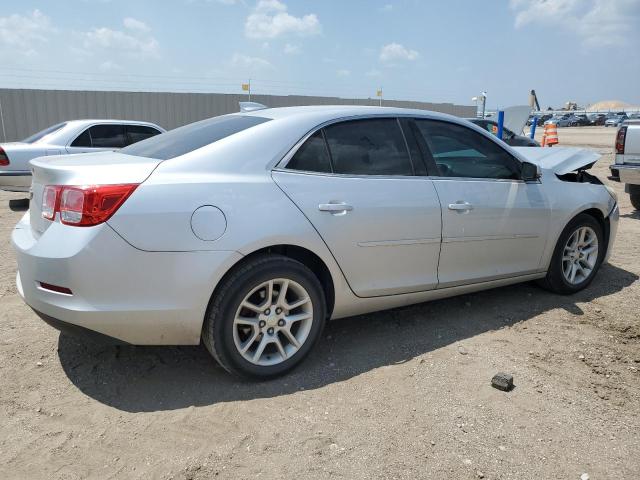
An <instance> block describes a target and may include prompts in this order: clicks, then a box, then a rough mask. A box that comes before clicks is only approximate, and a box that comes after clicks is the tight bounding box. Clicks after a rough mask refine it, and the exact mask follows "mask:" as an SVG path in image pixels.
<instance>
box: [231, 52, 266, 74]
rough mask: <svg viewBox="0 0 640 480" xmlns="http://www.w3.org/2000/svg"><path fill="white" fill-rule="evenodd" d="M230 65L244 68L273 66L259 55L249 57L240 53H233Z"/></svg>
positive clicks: (252, 68) (253, 68)
mask: <svg viewBox="0 0 640 480" xmlns="http://www.w3.org/2000/svg"><path fill="white" fill-rule="evenodd" d="M231 65H233V66H234V67H238V68H242V69H244V70H255V69H268V68H273V65H271V63H270V62H269V61H268V60H265V59H264V58H259V57H250V56H248V55H242V54H240V53H234V54H233V57H232V58H231Z"/></svg>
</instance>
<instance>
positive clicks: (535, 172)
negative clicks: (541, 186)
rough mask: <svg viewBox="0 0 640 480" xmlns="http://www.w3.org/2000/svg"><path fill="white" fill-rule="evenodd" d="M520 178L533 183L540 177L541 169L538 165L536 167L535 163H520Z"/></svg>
mask: <svg viewBox="0 0 640 480" xmlns="http://www.w3.org/2000/svg"><path fill="white" fill-rule="evenodd" d="M520 177H521V178H522V180H524V181H525V182H535V181H536V180H539V179H540V177H542V169H541V168H540V165H536V164H535V163H529V162H522V168H521V170H520Z"/></svg>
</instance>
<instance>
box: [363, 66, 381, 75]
mask: <svg viewBox="0 0 640 480" xmlns="http://www.w3.org/2000/svg"><path fill="white" fill-rule="evenodd" d="M365 75H366V76H367V77H379V76H380V75H382V73H380V70H376V69H375V68H372V69H371V70H369V71H368V72H366V73H365Z"/></svg>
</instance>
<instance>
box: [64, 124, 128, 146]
mask: <svg viewBox="0 0 640 480" xmlns="http://www.w3.org/2000/svg"><path fill="white" fill-rule="evenodd" d="M126 144H127V141H126V136H125V132H124V125H117V124H105V125H94V126H93V127H90V128H88V129H87V130H85V131H84V132H82V133H81V134H80V135H78V136H77V137H76V139H75V140H74V141H73V143H72V144H71V146H72V147H93V148H122V147H124V146H125V145H126Z"/></svg>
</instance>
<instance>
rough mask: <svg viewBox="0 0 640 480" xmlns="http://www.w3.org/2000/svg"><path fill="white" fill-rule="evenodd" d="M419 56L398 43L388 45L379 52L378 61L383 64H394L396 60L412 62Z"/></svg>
mask: <svg viewBox="0 0 640 480" xmlns="http://www.w3.org/2000/svg"><path fill="white" fill-rule="evenodd" d="M419 56H420V54H419V53H418V52H416V51H415V50H411V49H409V48H406V47H405V46H404V45H401V44H399V43H389V44H388V45H385V46H384V47H382V49H381V50H380V60H382V61H383V62H387V63H389V62H395V61H397V60H408V61H413V60H415V59H417V58H418V57H419Z"/></svg>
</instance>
